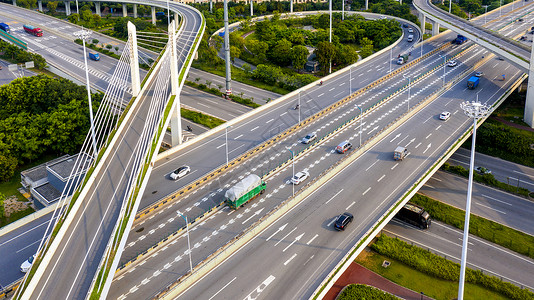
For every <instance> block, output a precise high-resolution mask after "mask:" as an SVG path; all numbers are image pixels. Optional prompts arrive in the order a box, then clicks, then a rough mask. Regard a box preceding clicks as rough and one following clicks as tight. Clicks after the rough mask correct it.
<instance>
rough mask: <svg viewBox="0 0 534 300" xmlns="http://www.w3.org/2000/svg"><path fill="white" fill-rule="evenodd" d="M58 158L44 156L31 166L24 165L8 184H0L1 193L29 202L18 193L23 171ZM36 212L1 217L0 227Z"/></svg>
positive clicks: (30, 211) (29, 211) (30, 209)
mask: <svg viewBox="0 0 534 300" xmlns="http://www.w3.org/2000/svg"><path fill="white" fill-rule="evenodd" d="M54 158H56V157H55V156H53V155H46V156H44V157H43V158H42V159H39V160H36V161H34V162H32V163H30V164H27V165H24V166H20V167H19V168H18V169H17V170H16V171H15V175H13V177H11V179H10V180H9V181H7V182H2V183H0V193H2V194H4V195H5V196H6V198H10V197H12V196H15V197H17V199H18V200H19V201H23V202H27V201H28V199H26V198H24V196H22V195H21V194H20V193H19V191H18V188H20V187H21V186H22V185H21V184H20V172H21V171H23V170H27V169H29V168H31V167H34V166H37V165H40V164H42V163H44V162H47V161H49V160H52V159H54ZM33 212H34V210H33V208H28V209H26V210H23V211H19V212H16V213H13V214H11V216H10V217H9V218H6V217H4V216H2V217H0V227H2V226H5V225H7V224H9V223H12V222H14V221H16V220H18V219H21V218H23V217H25V216H27V215H29V214H31V213H33Z"/></svg>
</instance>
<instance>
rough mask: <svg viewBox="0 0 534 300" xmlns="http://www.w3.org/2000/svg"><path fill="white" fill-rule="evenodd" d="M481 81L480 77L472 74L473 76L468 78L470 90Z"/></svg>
mask: <svg viewBox="0 0 534 300" xmlns="http://www.w3.org/2000/svg"><path fill="white" fill-rule="evenodd" d="M479 82H480V78H478V77H476V76H471V78H469V79H468V80H467V88H468V89H470V90H474V89H475V88H476V87H477V86H478V83H479Z"/></svg>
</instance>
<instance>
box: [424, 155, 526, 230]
mask: <svg viewBox="0 0 534 300" xmlns="http://www.w3.org/2000/svg"><path fill="white" fill-rule="evenodd" d="M511 165H513V164H511ZM419 192H420V193H422V194H424V195H427V196H429V197H431V198H434V199H439V200H440V201H442V202H444V203H447V204H449V205H452V206H454V207H457V208H460V209H462V210H465V203H466V199H467V179H466V178H463V177H459V176H454V175H452V174H449V173H446V172H441V171H438V172H437V173H436V174H434V176H433V177H432V178H431V179H430V180H429V181H428V182H427V183H426V185H425V186H424V187H422V188H421V189H420V190H419ZM471 213H472V214H475V215H478V216H481V217H483V218H486V219H490V220H494V221H495V222H498V223H501V224H503V225H505V226H508V227H512V228H514V229H516V230H519V231H523V232H525V233H527V234H530V235H534V219H533V218H532V216H534V202H533V201H530V200H527V199H525V198H524V197H520V196H515V195H512V194H509V193H506V192H503V191H500V190H497V189H494V188H491V187H488V186H485V185H482V184H478V183H473V196H472V202H471Z"/></svg>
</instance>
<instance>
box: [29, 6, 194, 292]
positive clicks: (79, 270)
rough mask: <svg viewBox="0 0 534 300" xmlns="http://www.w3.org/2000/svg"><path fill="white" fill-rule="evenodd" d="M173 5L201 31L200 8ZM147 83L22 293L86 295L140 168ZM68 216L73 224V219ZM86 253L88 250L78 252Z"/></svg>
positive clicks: (183, 43)
mask: <svg viewBox="0 0 534 300" xmlns="http://www.w3.org/2000/svg"><path fill="white" fill-rule="evenodd" d="M173 7H174V9H178V10H180V11H181V12H182V14H184V18H185V20H187V21H186V22H184V30H185V31H186V32H199V30H200V29H201V25H202V19H201V16H200V14H199V13H198V11H196V10H195V9H193V8H191V7H189V6H183V5H179V4H173ZM194 39H195V35H190V34H187V35H186V36H185V39H181V40H178V46H179V47H183V49H186V50H187V49H191V48H192V47H193V42H194ZM188 52H189V51H183V52H180V56H179V58H180V59H179V61H178V67H179V68H182V67H183V63H184V62H185V56H187V55H188ZM147 84H148V92H147V93H146V94H144V95H143V96H142V97H140V100H139V103H140V104H139V105H138V106H136V107H134V108H133V109H132V112H133V114H132V115H133V116H135V117H134V118H127V119H125V121H124V122H126V123H125V125H126V126H125V127H124V130H123V131H121V132H120V133H119V138H118V140H117V143H116V144H112V145H115V147H114V148H113V149H112V150H113V151H111V152H110V155H109V156H107V157H106V156H105V157H104V159H103V161H101V162H100V165H101V166H103V167H102V168H101V169H97V170H96V171H95V173H94V174H93V176H94V178H95V179H96V180H94V181H89V183H88V185H86V186H85V187H84V190H85V191H90V193H89V194H88V195H87V196H86V197H83V198H81V199H79V201H78V202H79V203H80V205H81V207H80V209H78V210H76V209H74V210H73V211H71V212H70V214H69V219H67V220H66V224H67V225H68V226H67V225H65V226H63V227H62V229H61V231H60V235H59V237H57V238H56V239H55V240H54V242H53V243H52V246H51V248H50V250H49V252H48V253H47V254H46V255H44V260H43V262H42V263H41V265H40V266H39V268H38V269H37V272H36V273H35V275H34V277H33V279H32V281H31V283H30V285H29V286H28V287H27V288H26V289H25V290H24V297H28V298H29V299H39V298H47V299H67V298H76V299H78V298H85V296H86V295H87V293H88V291H89V288H90V285H91V282H92V280H93V278H94V276H95V274H96V272H97V267H98V266H99V265H100V262H101V259H102V258H103V257H104V254H105V250H106V246H107V244H108V241H109V239H110V236H111V234H112V232H113V231H114V227H115V223H116V222H117V220H118V217H119V212H120V209H121V205H122V201H124V198H126V196H127V193H128V186H129V184H130V183H129V182H130V178H129V177H131V176H135V175H134V174H135V173H132V170H137V168H139V167H138V166H136V165H135V163H134V162H133V161H132V159H133V158H134V157H135V156H137V155H139V154H137V153H136V152H137V151H144V149H143V148H137V147H135V146H134V145H136V144H137V143H138V141H139V140H140V138H141V133H142V132H143V128H144V127H145V121H147V119H148V118H150V116H148V114H149V110H150V109H151V101H150V100H151V96H152V93H153V92H152V90H153V89H154V88H155V85H156V83H155V82H154V81H152V82H149V83H147ZM147 99H148V100H147ZM156 117H157V116H156ZM156 122H157V121H156ZM141 153H142V152H141ZM83 193H84V192H82V194H83ZM70 218H72V220H73V221H72V223H69V221H70ZM62 233H64V234H63V235H61V234H62ZM119 251H120V250H119ZM82 253H83V254H85V255H79V254H82ZM119 254H120V252H119Z"/></svg>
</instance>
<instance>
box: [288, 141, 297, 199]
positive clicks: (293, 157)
mask: <svg viewBox="0 0 534 300" xmlns="http://www.w3.org/2000/svg"><path fill="white" fill-rule="evenodd" d="M286 149H287V151H289V152H290V153H291V164H292V165H293V176H291V179H293V178H294V177H295V156H294V155H293V151H291V149H289V148H286ZM291 186H292V187H293V196H295V184H294V183H293V182H291Z"/></svg>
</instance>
